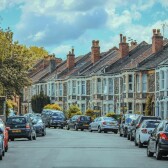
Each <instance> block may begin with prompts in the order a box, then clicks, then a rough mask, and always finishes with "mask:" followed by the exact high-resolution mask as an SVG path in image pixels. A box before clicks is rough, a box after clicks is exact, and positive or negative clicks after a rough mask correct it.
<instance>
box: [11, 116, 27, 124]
mask: <svg viewBox="0 0 168 168" xmlns="http://www.w3.org/2000/svg"><path fill="white" fill-rule="evenodd" d="M8 123H11V124H25V123H26V119H25V118H23V117H19V118H11V119H9V121H8Z"/></svg>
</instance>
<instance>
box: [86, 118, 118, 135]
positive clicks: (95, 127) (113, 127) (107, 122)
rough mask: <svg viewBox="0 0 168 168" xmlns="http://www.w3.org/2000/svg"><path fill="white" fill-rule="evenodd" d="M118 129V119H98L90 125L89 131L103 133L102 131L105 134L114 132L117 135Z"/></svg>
mask: <svg viewBox="0 0 168 168" xmlns="http://www.w3.org/2000/svg"><path fill="white" fill-rule="evenodd" d="M118 127H119V126H118V121H117V120H116V119H114V118H112V117H98V118H95V119H94V121H93V122H91V123H90V125H89V131H90V132H92V131H98V132H99V133H101V132H102V131H104V133H107V132H109V131H112V132H114V133H115V134H117V133H118Z"/></svg>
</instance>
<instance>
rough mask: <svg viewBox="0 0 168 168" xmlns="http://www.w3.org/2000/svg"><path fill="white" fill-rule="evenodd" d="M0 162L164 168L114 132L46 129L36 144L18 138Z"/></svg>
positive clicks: (52, 167) (5, 165)
mask: <svg viewBox="0 0 168 168" xmlns="http://www.w3.org/2000/svg"><path fill="white" fill-rule="evenodd" d="M9 145H10V147H9V151H8V152H7V153H6V156H5V157H4V158H3V160H2V161H0V168H167V167H168V157H167V158H163V160H161V161H157V160H156V159H155V157H152V158H148V157H147V156H146V148H141V149H139V148H138V147H135V146H134V143H133V142H130V141H128V140H127V139H126V138H123V137H119V135H118V134H117V135H116V134H113V133H106V134H105V133H101V134H100V133H97V132H93V133H90V132H88V131H73V130H69V131H68V130H61V129H52V128H51V129H47V135H46V136H45V137H38V138H37V140H36V141H28V140H27V139H20V140H19V139H17V140H16V141H14V142H10V144H9Z"/></svg>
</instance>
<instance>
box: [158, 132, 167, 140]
mask: <svg viewBox="0 0 168 168" xmlns="http://www.w3.org/2000/svg"><path fill="white" fill-rule="evenodd" d="M160 138H161V139H164V140H168V136H167V135H166V134H165V133H160Z"/></svg>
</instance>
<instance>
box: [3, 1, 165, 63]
mask: <svg viewBox="0 0 168 168" xmlns="http://www.w3.org/2000/svg"><path fill="white" fill-rule="evenodd" d="M163 24H164V25H165V27H164V38H168V0H0V27H1V28H3V29H6V28H8V27H9V28H10V29H11V30H12V32H13V33H14V40H16V41H19V43H20V44H23V45H26V46H28V47H29V46H38V47H44V48H45V49H46V50H47V51H48V52H49V53H50V54H53V53H54V54H55V55H56V57H58V58H62V59H63V60H65V59H66V58H67V53H68V52H69V51H70V50H71V48H72V47H74V49H75V55H76V56H80V55H84V54H87V53H88V52H90V51H91V45H92V40H99V43H100V50H101V52H105V51H108V50H109V49H110V48H113V47H114V46H116V47H118V45H119V39H120V38H119V34H123V35H124V36H126V37H127V41H128V40H129V39H132V40H133V41H135V40H136V41H137V42H138V43H140V42H142V41H146V42H147V43H151V37H152V29H161V33H162V34H163Z"/></svg>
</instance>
